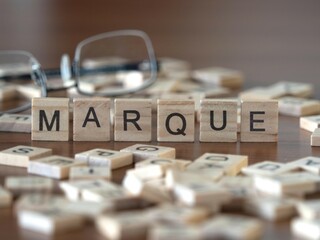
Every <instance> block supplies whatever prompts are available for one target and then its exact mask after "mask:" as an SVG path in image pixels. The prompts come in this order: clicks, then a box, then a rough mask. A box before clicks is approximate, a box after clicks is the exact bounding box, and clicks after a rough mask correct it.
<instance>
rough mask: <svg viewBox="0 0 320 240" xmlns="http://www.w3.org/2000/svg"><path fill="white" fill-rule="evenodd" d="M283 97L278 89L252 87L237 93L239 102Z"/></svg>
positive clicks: (282, 93)
mask: <svg viewBox="0 0 320 240" xmlns="http://www.w3.org/2000/svg"><path fill="white" fill-rule="evenodd" d="M284 95H285V92H284V91H283V90H280V89H269V88H267V87H254V88H251V89H248V90H245V91H243V92H241V93H239V98H240V99H241V100H260V101H261V100H271V99H277V98H279V97H282V96H284Z"/></svg>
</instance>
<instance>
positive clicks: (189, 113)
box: [157, 99, 195, 142]
mask: <svg viewBox="0 0 320 240" xmlns="http://www.w3.org/2000/svg"><path fill="white" fill-rule="evenodd" d="M194 125H195V115H194V101H192V100H162V99H158V115H157V139H158V141H159V142H193V141H194Z"/></svg>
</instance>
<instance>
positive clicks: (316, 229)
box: [290, 218, 320, 240]
mask: <svg viewBox="0 0 320 240" xmlns="http://www.w3.org/2000/svg"><path fill="white" fill-rule="evenodd" d="M290 228H291V232H292V234H293V235H294V236H296V237H299V238H302V239H314V240H315V239H320V220H319V219H314V220H308V219H303V218H295V219H293V220H292V221H291V226H290Z"/></svg>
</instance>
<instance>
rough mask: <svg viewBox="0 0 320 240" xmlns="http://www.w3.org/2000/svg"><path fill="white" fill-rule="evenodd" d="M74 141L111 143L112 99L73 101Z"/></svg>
mask: <svg viewBox="0 0 320 240" xmlns="http://www.w3.org/2000/svg"><path fill="white" fill-rule="evenodd" d="M73 104H74V109H73V140H74V141H110V99H108V98H76V99H74V100H73Z"/></svg>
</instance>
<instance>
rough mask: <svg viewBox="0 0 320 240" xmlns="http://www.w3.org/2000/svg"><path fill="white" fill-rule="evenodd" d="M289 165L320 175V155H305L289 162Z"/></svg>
mask: <svg viewBox="0 0 320 240" xmlns="http://www.w3.org/2000/svg"><path fill="white" fill-rule="evenodd" d="M287 166H290V167H293V168H294V167H297V168H301V169H303V170H305V171H308V172H311V173H314V174H317V175H320V158H319V157H313V156H309V157H305V158H301V159H298V160H295V161H293V162H289V163H287Z"/></svg>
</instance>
